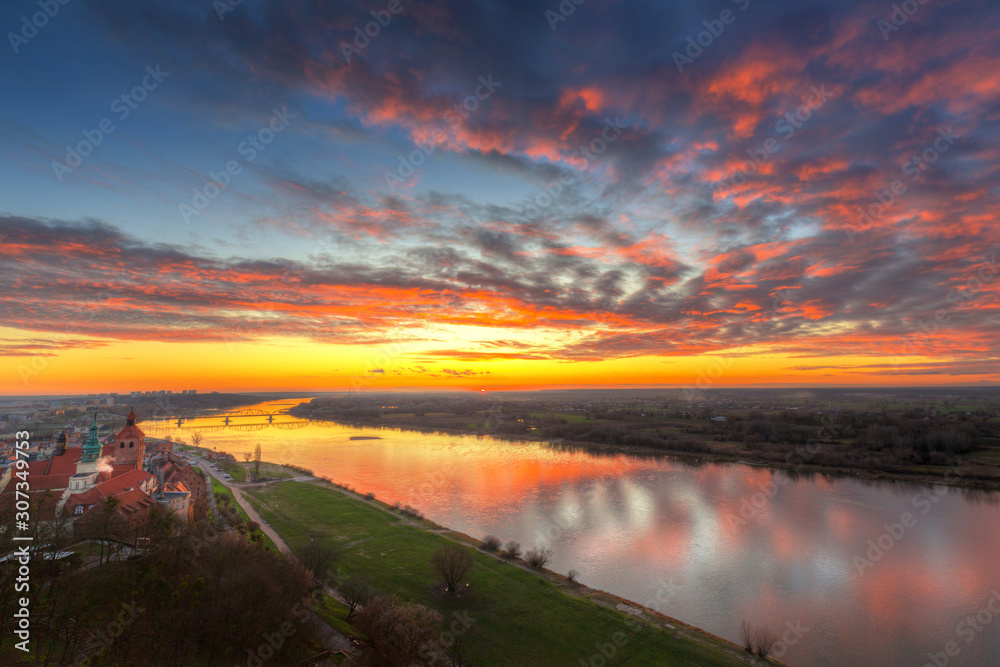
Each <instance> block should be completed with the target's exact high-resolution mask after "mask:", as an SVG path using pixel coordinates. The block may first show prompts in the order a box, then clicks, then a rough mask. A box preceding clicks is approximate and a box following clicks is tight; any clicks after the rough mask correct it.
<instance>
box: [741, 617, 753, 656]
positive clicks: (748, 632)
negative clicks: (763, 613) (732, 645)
mask: <svg viewBox="0 0 1000 667" xmlns="http://www.w3.org/2000/svg"><path fill="white" fill-rule="evenodd" d="M740 645H741V646H743V650H744V651H746V652H747V653H753V626H752V625H750V623H749V622H747V621H743V622H742V623H740Z"/></svg>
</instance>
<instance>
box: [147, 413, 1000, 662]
mask: <svg viewBox="0 0 1000 667" xmlns="http://www.w3.org/2000/svg"><path fill="white" fill-rule="evenodd" d="M297 402H298V401H292V402H276V403H268V404H262V405H261V406H257V407H260V408H262V409H265V410H267V411H274V410H276V409H281V408H283V407H288V406H290V405H294V404H296V403H297ZM276 421H280V422H283V423H286V424H289V425H290V426H289V428H291V427H294V430H286V429H282V428H276V427H274V426H271V427H268V428H262V429H261V430H259V431H252V432H240V431H233V430H231V429H227V430H217V431H211V430H208V429H207V427H208V426H210V425H211V424H218V420H196V421H194V422H191V423H188V424H185V427H190V428H182V429H176V428H171V429H161V428H157V429H153V428H150V431H151V432H152V434H153V435H161V436H162V435H163V434H164V433H172V434H174V435H176V436H178V437H180V438H182V439H185V438H188V437H189V436H190V433H191V432H192V430H194V429H197V428H199V427H205V428H206V430H204V431H203V433H204V435H205V441H204V442H203V443H202V444H203V446H209V447H216V448H217V449H218V450H220V451H223V450H225V451H229V452H231V453H233V454H235V455H236V456H237V458H240V457H241V454H242V452H245V451H251V450H252V449H253V447H254V445H255V444H257V443H258V442H259V443H261V445H262V448H263V452H264V458H265V459H267V460H273V461H276V462H281V463H293V464H297V465H302V466H306V467H308V468H311V469H312V470H313V471H314V472H315V473H316V474H317V475H321V476H323V477H327V478H329V479H331V480H333V481H335V482H338V483H342V484H348V485H350V486H352V487H354V488H355V489H357V490H358V491H361V492H369V491H371V492H374V493H375V494H376V495H377V496H378V497H379V498H380V499H382V500H385V501H386V502H389V503H395V502H400V503H403V504H409V505H413V506H415V507H417V508H418V509H420V510H421V511H422V512H423V513H424V514H425V515H426V516H427V517H428V518H429V519H431V520H433V521H436V522H438V523H440V524H443V525H445V526H448V527H450V528H453V529H455V530H459V531H462V532H465V533H468V534H470V535H473V536H475V537H482V536H483V535H485V534H487V533H493V534H496V535H498V536H499V537H501V538H502V539H504V540H506V539H508V538H514V539H516V540H518V541H520V542H521V544H522V545H523V546H524V547H525V548H530V547H532V546H535V545H541V544H546V545H549V546H551V547H552V549H553V550H554V552H555V557H554V559H553V562H552V564H551V565H550V567H551V568H552V569H554V570H556V571H559V572H563V573H565V572H567V571H569V570H570V569H575V570H577V571H578V572H579V579H580V581H582V582H583V583H586V584H588V585H590V586H593V587H595V588H600V589H603V590H606V591H609V592H612V593H615V594H617V595H620V596H622V597H625V598H629V599H632V600H635V601H637V602H640V603H642V604H645V605H646V606H649V607H651V608H655V609H658V610H659V611H662V612H663V613H665V614H669V615H671V616H674V617H676V618H678V619H680V620H682V621H684V622H687V623H690V624H692V625H696V626H699V627H701V628H704V629H705V630H708V631H710V632H713V633H715V634H718V635H721V636H723V637H726V638H727V639H730V640H734V641H735V640H738V635H739V626H740V622H741V621H742V620H743V619H748V620H753V621H757V622H763V623H765V624H766V625H768V626H769V627H771V628H772V629H773V630H775V631H778V632H779V634H780V633H784V635H785V637H786V638H787V639H788V640H789V642H788V644H787V645H786V646H784V647H783V646H781V645H779V652H782V655H781V659H782V660H784V661H785V662H787V663H789V664H792V665H924V664H934V663H933V662H932V658H931V657H930V656H929V655H928V654H939V655H937V656H936V657H937V659H938V660H939V663H940V664H944V663H943V662H941V661H943V660H944V659H945V658H947V659H948V663H947V664H949V665H995V664H1000V613H995V614H994V613H991V612H988V611H987V612H986V613H985V614H980V616H979V619H978V620H976V619H975V618H973V622H974V623H976V624H977V625H975V626H973V625H969V624H968V622H967V621H963V619H966V618H967V617H968V616H970V615H972V616H973V617H975V615H976V614H977V612H981V611H982V610H984V609H988V605H989V604H990V600H991V596H994V595H996V596H997V600H996V601H994V602H993V608H994V609H996V610H1000V558H998V554H1000V505H998V500H997V496H996V494H989V493H982V492H969V491H966V490H961V489H954V488H951V489H949V488H945V487H937V488H936V489H935V488H932V487H923V486H918V485H913V484H906V483H900V482H870V481H861V480H857V479H853V478H846V477H840V478H838V477H831V476H828V475H818V474H789V473H785V472H780V473H779V472H776V471H772V470H770V469H767V468H763V467H756V466H748V465H742V464H718V463H703V464H693V463H690V462H685V461H680V460H677V459H671V458H666V457H659V456H644V455H631V454H630V455H622V454H609V453H608V452H606V451H601V450H590V449H582V448H578V447H570V446H566V445H562V444H542V443H533V442H527V443H519V442H509V441H504V440H497V439H494V438H491V437H485V436H479V437H477V436H452V435H443V434H431V433H415V432H410V431H400V430H396V429H371V428H364V429H361V428H353V427H346V426H339V425H323V426H320V425H317V424H309V423H303V422H301V421H300V420H295V419H293V418H290V417H287V416H285V417H281V418H280V419H278V420H276ZM150 426H152V425H150ZM361 435H372V436H378V437H379V438H381V439H378V440H353V441H352V440H351V439H350V438H351V437H352V436H361ZM907 515H909V518H907ZM987 614H989V615H990V619H989V621H988V622H986V619H987ZM963 622H965V623H966V624H965V625H960V624H961V623H963ZM974 627H978V628H980V630H978V631H977V630H975V629H974ZM949 642H955V645H954V646H953V647H951V648H952V649H953V650H952V652H953V653H954V649H957V650H958V654H957V655H955V656H947V655H945V654H944V651H945V650H946V647H947V645H948V643H949ZM568 658H569V659H568V660H567V664H570V663H573V664H575V662H576V661H575V659H573V657H572V656H568Z"/></svg>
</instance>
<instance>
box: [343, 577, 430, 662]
mask: <svg viewBox="0 0 1000 667" xmlns="http://www.w3.org/2000/svg"><path fill="white" fill-rule="evenodd" d="M355 625H356V626H357V628H358V629H359V630H361V631H362V632H364V633H365V634H366V635H368V640H369V643H370V646H369V647H368V648H367V649H366V650H365V651H363V652H362V653H361V654H360V655H358V656H356V657H353V658H351V660H350V661H349V662H348V663H347V664H350V665H379V666H381V667H408V666H409V665H412V664H415V663H416V664H421V663H422V662H423V661H424V659H425V658H426V656H424V655H422V654H421V653H422V650H421V649H422V648H423V649H424V650H426V647H427V646H430V645H431V644H432V643H433V642H435V641H436V640H437V638H438V635H439V634H440V632H441V615H440V614H438V613H437V612H435V611H431V610H430V609H428V608H427V607H425V606H423V605H420V604H416V603H413V602H403V601H402V600H400V599H399V598H397V597H396V596H394V595H389V596H380V597H376V598H374V599H373V600H372V601H371V602H370V603H369V604H368V605H366V606H365V608H364V609H363V610H362V611H361V613H359V614H358V620H357V621H356V623H355Z"/></svg>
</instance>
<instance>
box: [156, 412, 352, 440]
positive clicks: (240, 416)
mask: <svg viewBox="0 0 1000 667" xmlns="http://www.w3.org/2000/svg"><path fill="white" fill-rule="evenodd" d="M323 413H326V414H327V415H329V414H330V413H331V411H329V410H326V409H323V408H320V409H317V410H314V411H313V412H311V413H310V414H309V416H308V417H307V418H301V417H295V416H293V415H290V414H288V413H287V412H268V411H266V410H261V409H260V408H242V409H239V410H230V411H228V412H217V413H214V414H211V415H204V416H171V417H163V418H155V419H147V420H140V421H139V427H140V428H142V430H143V431H145V432H146V433H154V434H155V433H164V432H167V431H176V430H177V429H181V430H190V431H201V432H203V433H210V432H213V431H238V432H251V431H261V430H263V429H266V428H279V429H285V430H295V429H300V428H305V427H306V426H309V425H312V426H321V427H322V426H328V427H337V426H339V424H336V423H335V422H331V421H328V420H324V419H322V414H323Z"/></svg>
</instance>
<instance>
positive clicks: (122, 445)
mask: <svg viewBox="0 0 1000 667" xmlns="http://www.w3.org/2000/svg"><path fill="white" fill-rule="evenodd" d="M124 447H125V441H124V440H122V444H121V447H120V448H119V449H121V448H124Z"/></svg>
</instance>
